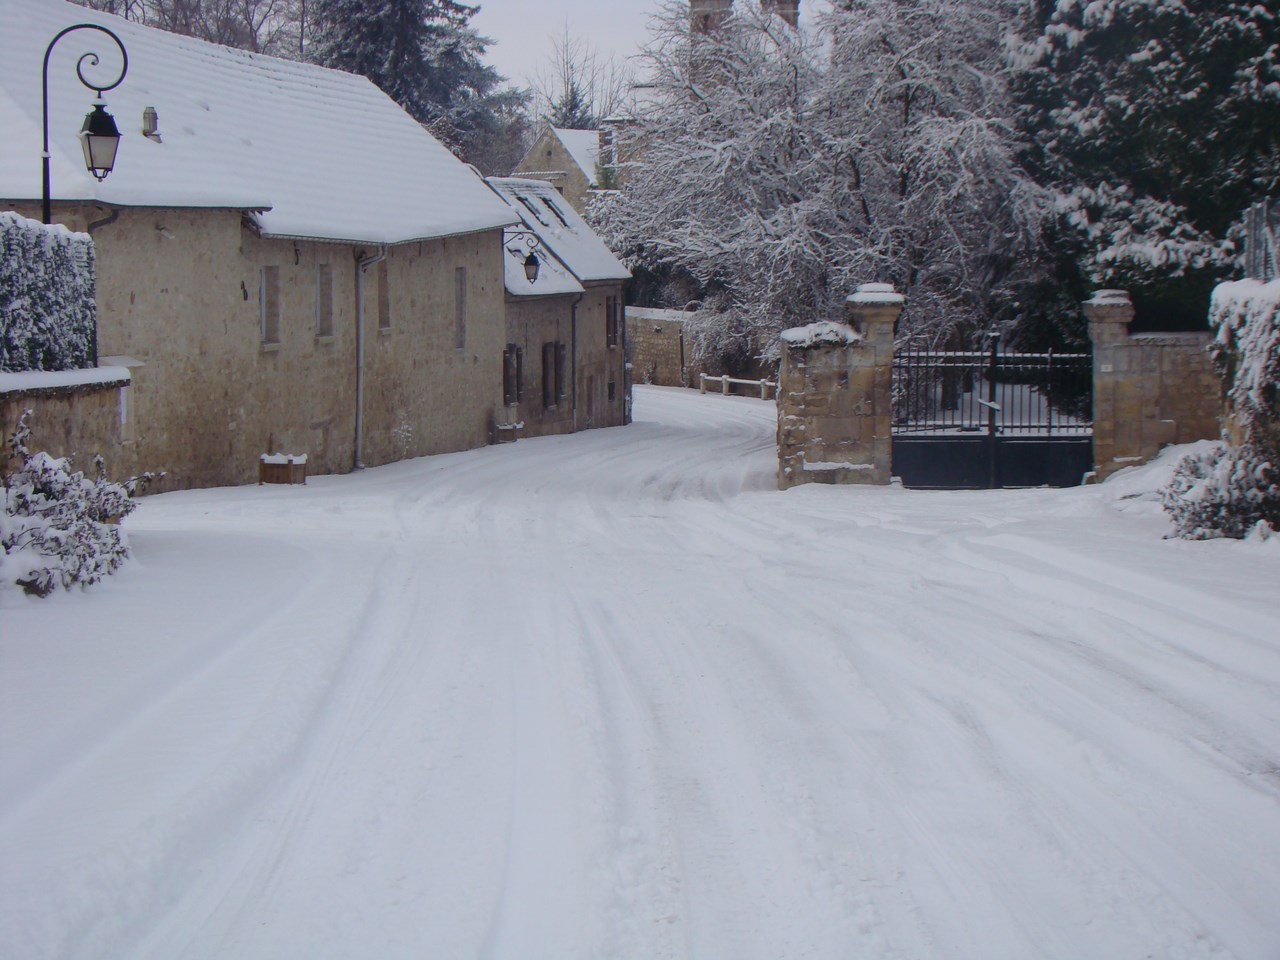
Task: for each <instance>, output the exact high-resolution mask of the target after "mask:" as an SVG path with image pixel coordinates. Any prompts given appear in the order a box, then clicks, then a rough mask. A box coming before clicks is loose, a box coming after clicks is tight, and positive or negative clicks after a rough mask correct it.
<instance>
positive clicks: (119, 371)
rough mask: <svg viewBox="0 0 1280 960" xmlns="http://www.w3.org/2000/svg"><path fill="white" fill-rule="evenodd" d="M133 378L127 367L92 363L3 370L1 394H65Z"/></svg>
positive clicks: (120, 383) (124, 383) (119, 384)
mask: <svg viewBox="0 0 1280 960" xmlns="http://www.w3.org/2000/svg"><path fill="white" fill-rule="evenodd" d="M132 380H133V375H132V374H131V373H130V372H129V368H128V367H89V368H87V369H84V370H24V371H22V372H21V373H0V396H3V397H26V396H64V395H69V394H73V393H94V392H96V391H98V390H103V389H107V388H111V387H126V386H128V385H129V383H130V382H131V381H132Z"/></svg>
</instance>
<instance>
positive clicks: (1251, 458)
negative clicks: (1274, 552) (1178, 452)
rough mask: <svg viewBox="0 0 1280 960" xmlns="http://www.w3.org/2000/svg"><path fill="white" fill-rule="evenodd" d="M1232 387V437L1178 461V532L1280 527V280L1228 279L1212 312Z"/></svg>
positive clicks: (1192, 534) (1171, 506)
mask: <svg viewBox="0 0 1280 960" xmlns="http://www.w3.org/2000/svg"><path fill="white" fill-rule="evenodd" d="M1209 320H1210V323H1211V324H1212V325H1213V326H1214V327H1215V329H1216V331H1217V336H1216V338H1215V340H1214V343H1213V353H1214V361H1215V363H1216V365H1217V367H1218V371H1219V373H1220V375H1221V376H1222V380H1223V384H1224V386H1225V387H1226V398H1227V407H1228V428H1227V431H1226V434H1227V437H1226V441H1225V442H1224V443H1222V444H1219V445H1218V446H1217V447H1215V448H1214V449H1213V450H1212V451H1211V452H1210V453H1208V454H1206V455H1202V456H1196V457H1188V458H1187V459H1186V460H1184V461H1183V462H1182V463H1180V464H1179V465H1178V469H1177V472H1176V473H1175V474H1174V477H1173V481H1172V482H1171V483H1170V485H1169V487H1168V488H1166V490H1164V491H1163V501H1164V506H1165V509H1166V510H1167V511H1168V512H1169V514H1170V515H1171V516H1172V517H1173V520H1174V524H1175V527H1176V529H1177V532H1178V535H1179V536H1183V537H1187V538H1190V539H1197V540H1201V539H1206V538H1209V537H1244V536H1246V535H1248V534H1249V533H1250V532H1252V531H1253V530H1255V529H1259V527H1260V525H1266V527H1265V528H1266V529H1270V530H1280V280H1273V281H1272V282H1270V283H1268V284H1262V283H1259V282H1258V281H1256V280H1242V281H1239V282H1237V283H1224V284H1221V285H1220V286H1219V287H1218V288H1217V289H1216V290H1215V291H1214V294H1213V305H1212V309H1211V311H1210V316H1209Z"/></svg>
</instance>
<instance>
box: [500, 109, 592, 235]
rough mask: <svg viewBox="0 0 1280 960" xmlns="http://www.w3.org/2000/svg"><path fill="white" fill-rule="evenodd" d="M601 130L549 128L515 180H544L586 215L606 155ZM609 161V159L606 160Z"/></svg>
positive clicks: (521, 162) (519, 166)
mask: <svg viewBox="0 0 1280 960" xmlns="http://www.w3.org/2000/svg"><path fill="white" fill-rule="evenodd" d="M605 148H607V144H605V143H604V135H603V134H602V133H601V131H599V130H565V129H562V128H560V127H547V129H546V130H544V131H543V132H542V134H541V136H539V137H538V138H537V139H536V140H535V141H534V143H533V146H532V147H530V148H529V151H528V153H526V154H525V155H524V158H523V159H522V160H521V161H520V162H519V163H518V164H517V165H516V168H515V170H514V171H513V172H512V174H511V175H512V176H513V177H524V178H526V179H531V180H545V181H546V182H547V183H549V184H551V185H552V186H553V187H555V189H556V191H557V192H559V194H560V195H561V196H562V197H564V198H565V199H566V200H567V201H569V206H571V207H573V209H574V210H576V211H577V212H578V213H579V214H583V213H585V212H586V209H587V203H588V202H589V201H590V199H591V194H592V193H593V192H594V191H596V190H599V189H601V188H602V186H603V185H602V184H601V183H600V173H601V160H602V153H607V149H605ZM603 159H604V162H606V163H607V162H608V159H609V158H608V157H607V156H604V157H603Z"/></svg>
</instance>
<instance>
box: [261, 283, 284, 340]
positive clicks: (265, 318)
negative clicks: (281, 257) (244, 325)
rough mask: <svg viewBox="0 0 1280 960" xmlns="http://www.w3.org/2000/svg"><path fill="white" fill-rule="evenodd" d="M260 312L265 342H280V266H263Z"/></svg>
mask: <svg viewBox="0 0 1280 960" xmlns="http://www.w3.org/2000/svg"><path fill="white" fill-rule="evenodd" d="M258 314H259V325H260V328H261V333H262V342H263V343H279V342H280V268H279V267H263V268H262V270H261V271H260V273H259V278H258Z"/></svg>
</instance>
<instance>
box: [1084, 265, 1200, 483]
mask: <svg viewBox="0 0 1280 960" xmlns="http://www.w3.org/2000/svg"><path fill="white" fill-rule="evenodd" d="M1082 306H1083V309H1084V315H1085V317H1086V319H1088V321H1089V337H1090V339H1091V340H1092V341H1093V464H1094V474H1095V476H1096V478H1097V479H1099V480H1104V479H1106V478H1107V477H1108V476H1109V475H1111V474H1112V473H1115V472H1116V471H1117V470H1119V469H1121V468H1122V467H1127V466H1133V465H1134V464H1138V463H1143V462H1145V461H1147V460H1150V459H1151V458H1152V457H1154V456H1155V455H1156V454H1157V453H1158V452H1159V451H1160V448H1161V447H1163V446H1165V445H1167V444H1171V443H1189V442H1191V441H1192V440H1200V439H1212V438H1214V437H1216V436H1217V435H1218V432H1219V424H1218V415H1219V414H1220V412H1221V409H1222V394H1221V385H1220V384H1219V382H1218V379H1217V375H1216V374H1215V372H1214V370H1213V363H1212V359H1211V357H1210V355H1209V352H1208V346H1209V334H1208V333H1148V334H1134V335H1131V334H1130V332H1129V324H1130V323H1131V322H1132V320H1133V304H1132V303H1131V302H1130V300H1129V294H1128V293H1127V292H1126V291H1124V290H1099V291H1098V292H1097V293H1095V294H1094V295H1093V297H1091V298H1090V299H1089V300H1086V301H1085V302H1084V304H1083V305H1082Z"/></svg>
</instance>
